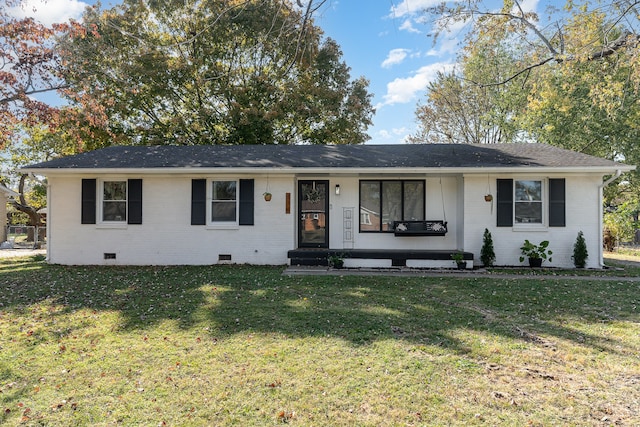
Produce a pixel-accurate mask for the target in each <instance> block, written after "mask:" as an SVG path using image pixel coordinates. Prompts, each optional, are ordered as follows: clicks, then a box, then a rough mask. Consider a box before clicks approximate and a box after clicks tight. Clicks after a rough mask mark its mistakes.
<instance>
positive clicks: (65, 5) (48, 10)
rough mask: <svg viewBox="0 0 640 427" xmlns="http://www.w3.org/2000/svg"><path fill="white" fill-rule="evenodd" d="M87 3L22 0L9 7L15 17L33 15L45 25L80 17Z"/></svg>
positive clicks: (71, 0)
mask: <svg viewBox="0 0 640 427" xmlns="http://www.w3.org/2000/svg"><path fill="white" fill-rule="evenodd" d="M87 6H88V4H87V3H84V2H82V1H78V0H46V1H45V0H24V1H23V2H22V5H20V6H17V7H12V8H11V9H9V14H10V15H11V16H14V17H16V18H26V17H33V18H34V19H35V20H37V21H40V22H41V23H43V24H45V25H51V24H53V23H62V22H67V21H69V19H71V18H73V19H76V20H78V19H80V17H81V16H82V12H83V11H84V9H85V7H87Z"/></svg>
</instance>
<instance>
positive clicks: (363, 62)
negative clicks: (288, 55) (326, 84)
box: [17, 0, 538, 144]
mask: <svg viewBox="0 0 640 427" xmlns="http://www.w3.org/2000/svg"><path fill="white" fill-rule="evenodd" d="M28 2H29V3H30V4H31V5H32V6H31V7H30V6H27V7H26V8H24V10H23V11H19V12H17V13H26V14H29V15H33V14H34V12H33V9H34V7H33V5H35V6H36V7H35V9H36V10H37V11H36V12H35V14H36V17H37V18H38V19H40V20H41V21H43V22H45V23H51V22H63V21H65V20H68V19H69V18H75V19H78V18H79V17H80V16H81V14H82V11H83V10H84V7H85V6H86V5H87V4H88V3H92V2H93V1H92V0H87V2H82V1H79V0H47V1H46V2H45V3H41V0H28ZM439 2H440V0H327V2H326V3H325V5H324V6H323V7H322V8H321V9H320V10H319V11H318V12H317V14H316V15H315V23H316V25H318V26H319V27H321V28H322V29H323V31H324V32H325V35H326V36H327V37H331V38H332V39H334V40H335V41H336V42H337V43H338V45H340V47H341V48H342V52H343V59H344V61H345V63H346V64H347V65H348V66H349V67H351V77H352V78H357V77H360V76H364V77H365V78H367V79H368V80H369V82H370V83H369V92H370V93H372V94H373V104H374V106H375V108H376V114H375V115H374V117H373V125H372V126H370V127H369V129H368V134H369V135H370V137H371V139H370V140H369V141H368V142H367V143H368V144H398V143H404V142H406V139H407V137H408V136H409V135H411V134H413V133H415V132H416V128H417V124H416V120H415V110H416V107H417V105H418V103H419V102H421V101H422V100H424V97H425V89H426V88H427V86H428V84H429V82H430V81H432V80H433V79H434V77H435V75H436V73H437V72H438V71H447V70H451V69H453V68H454V65H455V59H456V58H455V57H456V52H457V50H458V49H459V48H460V43H461V42H462V41H463V40H462V39H463V37H464V35H463V32H464V28H453V29H452V30H451V31H450V32H449V33H447V34H445V35H443V36H441V37H440V38H439V39H438V43H437V44H436V45H434V44H433V38H432V37H430V31H431V28H430V23H429V20H425V19H424V18H425V15H424V14H423V13H421V11H422V10H423V9H424V8H425V7H429V6H433V5H436V4H438V3H439ZM109 3H111V2H109V1H107V0H103V2H102V4H103V5H105V4H109ZM522 3H523V7H524V9H525V10H535V9H536V8H537V7H538V0H524V1H523V2H522Z"/></svg>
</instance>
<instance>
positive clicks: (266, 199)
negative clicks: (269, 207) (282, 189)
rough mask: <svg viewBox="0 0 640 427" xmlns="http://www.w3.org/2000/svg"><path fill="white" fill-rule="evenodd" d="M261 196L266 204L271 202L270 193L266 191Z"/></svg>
mask: <svg viewBox="0 0 640 427" xmlns="http://www.w3.org/2000/svg"><path fill="white" fill-rule="evenodd" d="M262 195H263V196H264V200H265V201H266V202H269V201H271V193H269V192H268V191H266V192H264V193H262Z"/></svg>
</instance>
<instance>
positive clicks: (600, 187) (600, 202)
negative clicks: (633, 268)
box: [598, 169, 622, 268]
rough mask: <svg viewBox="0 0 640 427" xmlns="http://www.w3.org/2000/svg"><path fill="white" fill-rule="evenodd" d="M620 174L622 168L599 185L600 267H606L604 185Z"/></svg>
mask: <svg viewBox="0 0 640 427" xmlns="http://www.w3.org/2000/svg"><path fill="white" fill-rule="evenodd" d="M620 175H622V171H621V170H620V169H618V170H617V171H616V173H615V174H614V175H613V176H612V177H611V178H609V179H608V180H606V181H605V182H603V183H602V184H600V185H599V186H598V190H599V191H598V205H599V206H600V209H599V211H600V221H598V224H599V226H598V231H599V233H598V235H599V236H600V238H599V242H600V245H599V246H598V247H599V249H598V255H599V260H600V268H604V249H603V247H602V246H603V242H602V234H603V232H604V230H603V227H602V222H603V220H604V206H603V197H602V190H603V189H604V187H606V186H608V185H609V184H611V183H612V182H613V181H615V180H616V179H618V178H620Z"/></svg>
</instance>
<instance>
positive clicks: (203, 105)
mask: <svg viewBox="0 0 640 427" xmlns="http://www.w3.org/2000/svg"><path fill="white" fill-rule="evenodd" d="M324 1H325V0H322V1H314V0H309V1H308V2H307V3H306V7H304V8H300V7H299V6H298V7H296V6H295V5H293V4H292V3H291V2H290V1H289V0H230V1H220V0H203V1H198V0H188V1H180V2H177V1H175V2H157V1H150V2H139V1H135V0H125V1H124V2H123V3H122V4H121V5H118V6H116V7H113V8H111V9H106V10H101V9H98V8H93V9H90V10H88V11H87V13H86V14H85V16H84V23H85V25H86V29H87V36H86V37H82V38H78V37H74V38H70V39H69V40H67V41H66V43H64V45H63V47H64V49H63V52H64V60H65V64H66V71H67V75H66V78H67V81H68V83H69V84H70V89H69V90H68V91H67V96H68V98H69V99H70V100H71V101H72V102H73V103H74V105H78V106H81V110H82V111H83V112H85V113H86V114H87V119H88V120H91V123H93V124H96V125H99V124H104V127H103V130H104V133H103V134H102V136H103V140H102V141H98V140H97V139H94V141H96V142H95V143H96V144H97V145H106V144H110V143H114V142H115V143H134V144H138V143H141V144H166V143H178V144H216V143H224V144H265V143H267V144H268V143H285V144H289V143H361V142H364V141H366V140H367V139H368V136H367V134H366V129H367V127H368V126H369V124H370V123H371V116H372V114H373V109H372V106H371V95H370V94H369V93H368V92H367V86H368V82H367V81H366V80H365V79H364V78H359V79H355V80H351V77H350V74H349V67H347V65H346V64H345V63H344V62H343V61H342V59H341V56H342V52H341V51H340V48H339V47H338V45H337V44H336V43H335V42H334V41H333V40H331V39H325V38H323V36H322V31H321V30H320V29H319V28H318V27H316V26H315V25H314V23H313V19H312V13H313V12H314V11H315V10H316V9H317V8H318V7H320V5H321V4H322V3H324ZM298 3H301V2H298Z"/></svg>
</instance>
